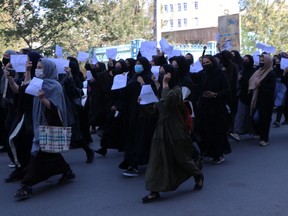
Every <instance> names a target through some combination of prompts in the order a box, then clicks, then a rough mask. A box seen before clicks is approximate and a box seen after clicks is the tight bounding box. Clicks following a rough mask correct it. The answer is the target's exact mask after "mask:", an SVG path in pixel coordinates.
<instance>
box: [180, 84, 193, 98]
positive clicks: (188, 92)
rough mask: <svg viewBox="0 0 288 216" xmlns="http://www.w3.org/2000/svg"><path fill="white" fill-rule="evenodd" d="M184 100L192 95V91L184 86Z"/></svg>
mask: <svg viewBox="0 0 288 216" xmlns="http://www.w3.org/2000/svg"><path fill="white" fill-rule="evenodd" d="M181 88H182V99H183V100H185V99H186V98H187V97H188V96H189V95H190V94H191V91H190V89H188V88H187V87H186V86H182V87H181Z"/></svg>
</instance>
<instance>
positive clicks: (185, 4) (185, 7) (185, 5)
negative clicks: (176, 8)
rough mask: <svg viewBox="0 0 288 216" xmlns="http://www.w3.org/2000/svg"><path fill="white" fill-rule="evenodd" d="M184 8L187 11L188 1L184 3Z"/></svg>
mask: <svg viewBox="0 0 288 216" xmlns="http://www.w3.org/2000/svg"><path fill="white" fill-rule="evenodd" d="M183 10H184V11H187V3H186V2H185V3H183Z"/></svg>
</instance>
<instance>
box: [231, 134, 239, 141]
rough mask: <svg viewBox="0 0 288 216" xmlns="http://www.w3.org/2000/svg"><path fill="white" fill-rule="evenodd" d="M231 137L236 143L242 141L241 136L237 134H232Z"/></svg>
mask: <svg viewBox="0 0 288 216" xmlns="http://www.w3.org/2000/svg"><path fill="white" fill-rule="evenodd" d="M229 135H230V137H232V138H233V139H234V140H236V141H240V136H239V135H238V134H237V133H230V134H229Z"/></svg>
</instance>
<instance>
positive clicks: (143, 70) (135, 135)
mask: <svg viewBox="0 0 288 216" xmlns="http://www.w3.org/2000/svg"><path fill="white" fill-rule="evenodd" d="M135 72H136V75H135V76H134V77H133V78H132V79H131V80H130V81H129V83H128V85H127V87H126V88H125V93H124V94H125V103H126V107H127V109H126V113H127V115H126V116H127V117H126V118H127V128H126V130H127V131H126V139H125V140H126V142H125V155H124V160H123V162H122V163H121V164H120V165H119V168H121V169H127V170H126V171H125V172H123V175H124V176H128V177H135V176H138V175H139V172H138V166H139V165H145V164H147V163H148V159H149V152H150V145H151V139H152V136H153V133H154V130H155V126H156V121H157V118H155V117H154V116H146V115H143V114H142V113H141V105H140V104H139V103H138V97H139V95H140V92H141V88H142V87H141V86H142V85H144V84H145V85H146V84H150V85H151V86H152V89H153V90H154V92H155V93H156V86H155V83H154V81H153V80H152V76H153V73H152V72H151V65H150V63H149V61H148V60H147V59H146V58H145V57H139V58H138V59H137V63H136V65H135Z"/></svg>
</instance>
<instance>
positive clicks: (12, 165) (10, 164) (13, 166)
mask: <svg viewBox="0 0 288 216" xmlns="http://www.w3.org/2000/svg"><path fill="white" fill-rule="evenodd" d="M8 167H10V168H15V167H16V164H15V163H13V162H11V163H9V164H8Z"/></svg>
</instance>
